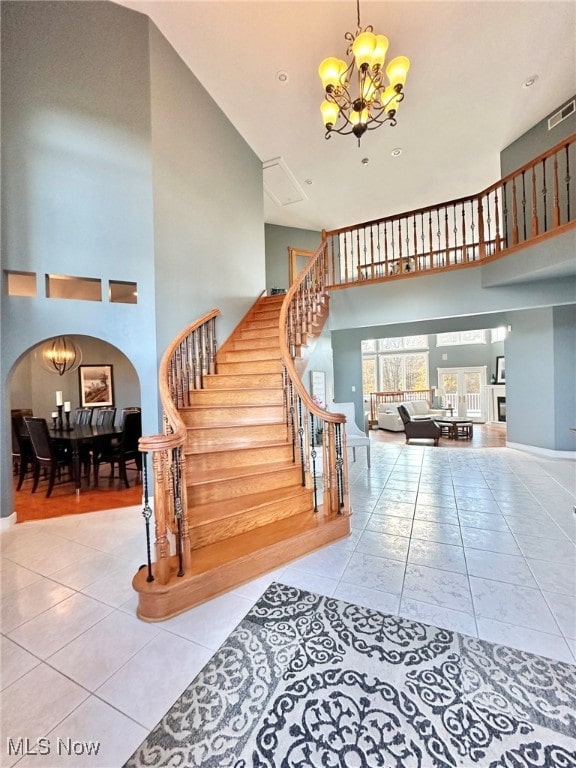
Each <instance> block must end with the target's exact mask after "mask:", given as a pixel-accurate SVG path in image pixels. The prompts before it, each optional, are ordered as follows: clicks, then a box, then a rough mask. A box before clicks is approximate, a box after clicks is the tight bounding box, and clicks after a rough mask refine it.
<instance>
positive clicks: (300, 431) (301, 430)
mask: <svg viewBox="0 0 576 768" xmlns="http://www.w3.org/2000/svg"><path fill="white" fill-rule="evenodd" d="M297 408H298V439H299V442H300V468H301V471H302V486H305V485H306V467H305V454H304V421H303V419H302V400H301V399H300V396H299V395H298V402H297Z"/></svg>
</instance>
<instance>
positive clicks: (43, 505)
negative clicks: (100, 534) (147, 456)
mask: <svg viewBox="0 0 576 768" xmlns="http://www.w3.org/2000/svg"><path fill="white" fill-rule="evenodd" d="M90 480H91V483H90V485H89V486H88V485H87V483H86V481H85V480H83V481H82V489H81V492H80V494H79V495H77V494H76V492H75V490H74V484H73V483H62V484H58V481H57V482H56V484H55V485H54V490H53V491H52V493H51V495H50V498H48V499H47V498H46V482H45V481H43V480H42V478H41V479H40V483H39V485H38V489H37V490H36V493H31V490H32V479H31V478H27V479H26V480H25V481H24V483H23V485H22V488H21V489H20V490H19V491H16V485H17V482H18V478H17V477H15V478H14V511H15V512H16V521H17V522H18V523H23V522H26V521H27V520H45V519H48V518H51V517H62V516H63V515H78V514H81V513H82V512H97V511H98V510H103V509H117V508H119V507H132V506H136V505H140V504H141V503H142V493H143V488H142V478H141V476H137V473H136V472H135V471H133V470H131V469H130V468H128V480H129V482H130V488H126V486H125V485H124V483H123V482H122V480H121V479H120V478H119V477H118V468H117V467H116V472H115V477H114V478H113V479H111V478H110V467H109V466H105V465H103V466H102V469H101V471H100V477H99V481H98V487H97V488H95V487H94V480H93V477H91V478H90Z"/></svg>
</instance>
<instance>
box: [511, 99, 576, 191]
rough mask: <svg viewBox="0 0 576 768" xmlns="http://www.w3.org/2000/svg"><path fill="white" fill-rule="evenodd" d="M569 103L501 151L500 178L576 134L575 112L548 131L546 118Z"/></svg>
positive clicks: (563, 104)
mask: <svg viewBox="0 0 576 768" xmlns="http://www.w3.org/2000/svg"><path fill="white" fill-rule="evenodd" d="M537 87H538V86H536V88H537ZM572 98H574V97H572ZM569 101H572V99H568V100H567V101H565V102H563V103H562V104H559V105H558V107H557V108H556V109H554V110H553V111H552V112H551V113H550V114H549V115H546V117H545V118H543V119H542V120H541V121H540V122H539V123H536V125H535V126H533V127H532V128H531V129H530V130H529V131H526V133H524V134H523V135H522V136H520V137H519V138H518V139H516V141H513V142H512V144H509V145H508V146H507V147H506V148H505V149H503V150H502V152H501V153H500V170H501V172H502V176H507V175H508V174H509V173H512V172H513V171H515V170H516V169H517V168H520V167H521V166H523V165H525V164H526V163H528V162H530V160H533V159H534V158H535V157H538V155H540V154H541V153H542V152H546V150H548V149H551V148H552V147H554V146H555V145H556V144H559V143H560V142H561V141H563V140H564V139H566V138H568V137H569V136H571V135H572V134H573V133H576V112H573V113H572V114H571V115H570V117H567V118H566V119H565V120H563V121H562V122H561V123H558V125H557V126H555V127H554V128H552V130H551V131H549V130H548V118H549V117H550V116H551V115H553V114H556V112H558V110H560V109H562V107H563V106H565V105H566V104H567V103H568V102H569Z"/></svg>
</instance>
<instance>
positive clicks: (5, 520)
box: [0, 512, 16, 533]
mask: <svg viewBox="0 0 576 768" xmlns="http://www.w3.org/2000/svg"><path fill="white" fill-rule="evenodd" d="M13 525H16V512H12V514H11V515H8V517H0V533H2V531H7V530H8V529H9V528H12V526H13Z"/></svg>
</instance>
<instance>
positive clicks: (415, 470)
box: [0, 443, 576, 768]
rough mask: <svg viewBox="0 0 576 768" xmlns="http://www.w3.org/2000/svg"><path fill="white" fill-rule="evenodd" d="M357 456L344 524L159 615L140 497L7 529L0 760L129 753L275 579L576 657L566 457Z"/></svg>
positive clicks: (68, 762)
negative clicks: (169, 614) (152, 620)
mask: <svg viewBox="0 0 576 768" xmlns="http://www.w3.org/2000/svg"><path fill="white" fill-rule="evenodd" d="M362 453H365V452H361V451H359V452H358V461H356V462H354V463H351V464H350V488H351V496H352V502H353V508H354V516H353V519H352V524H353V531H352V534H351V536H350V537H349V538H348V539H346V540H345V541H342V542H339V543H337V544H334V545H332V546H330V547H327V548H325V549H323V550H321V551H319V552H316V553H314V554H312V555H308V556H307V557H304V558H301V559H300V560H298V561H297V562H295V563H293V564H291V565H290V566H288V567H285V568H280V569H278V570H277V571H275V572H274V573H271V574H268V575H266V576H264V577H262V578H260V579H257V580H256V581H252V582H249V583H247V584H245V585H243V586H242V587H239V588H238V589H235V590H234V591H232V592H230V593H228V594H225V595H222V596H221V597H218V598H216V599H214V600H212V601H210V602H208V603H206V604H204V605H201V606H199V607H197V608H195V609H193V610H191V611H188V612H187V613H185V614H182V615H181V616H178V617H176V618H173V619H171V620H169V621H166V622H163V623H160V624H147V623H144V622H141V621H140V620H138V619H137V618H136V617H135V607H136V598H135V594H134V593H133V591H132V588H131V584H130V581H131V577H132V575H133V573H134V571H135V569H136V568H137V567H138V566H139V565H140V564H141V563H142V562H143V553H144V551H145V546H144V534H143V520H142V517H141V514H140V509H139V508H127V509H121V510H109V511H105V512H95V513H89V514H83V515H77V516H69V517H64V518H56V519H53V520H48V521H39V522H31V523H24V524H21V525H18V526H15V527H14V528H12V529H10V530H8V531H6V532H4V533H3V534H2V535H1V536H0V545H1V549H2V560H1V573H0V575H1V579H2V583H1V616H2V627H1V629H2V635H1V642H2V645H1V662H2V665H1V669H2V676H1V696H2V734H1V749H2V751H1V757H0V765H2V766H4V767H5V768H8V767H9V766H13V765H18V766H19V768H24V767H25V766H35V767H41V766H42V767H43V768H46V767H47V766H48V767H49V768H58V767H59V766H70V767H71V768H81V767H82V766H92V767H93V768H97V767H98V766H100V767H101V766H104V768H115V767H116V766H120V765H122V763H123V762H124V761H125V760H126V759H127V758H128V757H129V755H130V754H131V753H132V751H133V750H134V749H135V747H136V746H137V745H138V744H139V743H140V742H141V740H142V739H143V738H144V737H145V735H146V734H147V732H148V731H149V730H150V729H151V728H152V727H153V726H154V724H155V723H156V722H157V721H158V720H159V719H160V717H161V716H162V715H163V714H164V712H165V711H166V710H167V709H168V708H169V707H170V705H171V704H172V702H173V701H174V700H175V699H176V698H177V696H178V695H179V694H180V693H181V691H182V690H183V689H184V688H185V687H186V686H187V685H188V683H189V682H190V681H191V680H192V679H193V677H194V676H195V674H196V673H197V672H198V671H199V670H200V669H201V668H202V666H203V665H204V664H205V663H206V661H207V660H208V659H209V658H210V656H211V655H212V653H213V652H214V651H215V650H216V649H217V648H218V646H219V645H220V644H221V643H222V641H223V640H224V639H225V638H226V636H227V635H228V634H229V632H230V631H231V630H232V629H233V628H234V627H235V626H236V625H237V623H238V622H239V621H240V620H241V618H242V617H243V616H244V615H245V614H246V613H247V611H248V610H249V609H250V607H251V606H252V604H253V603H254V601H255V600H256V599H257V598H258V597H259V596H260V594H261V593H262V592H263V591H264V590H265V589H266V587H267V585H268V584H269V583H270V582H271V581H272V580H274V579H276V580H280V581H284V582H286V583H290V584H293V585H295V586H298V587H302V588H304V589H310V590H313V591H316V592H318V593H321V594H324V595H329V596H334V597H337V598H340V599H342V600H347V601H350V602H355V603H359V604H362V605H366V606H369V607H373V608H375V609H378V610H381V611H384V612H388V613H392V614H400V615H402V616H407V617H411V618H414V619H417V620H421V621H424V622H428V623H431V624H435V625H438V626H443V627H447V628H450V629H454V630H457V631H460V632H465V633H468V634H471V635H474V636H478V637H482V638H485V639H488V640H491V641H493V642H497V643H504V644H508V645H513V646H515V647H519V648H523V649H526V650H529V651H532V652H535V653H540V654H542V655H545V656H549V657H552V658H555V659H559V660H562V661H569V662H571V663H574V662H575V661H576V609H575V604H576V545H575V542H576V515H575V514H574V512H573V506H574V503H575V480H576V472H575V463H574V462H573V461H569V460H559V459H556V460H554V459H542V458H537V457H535V456H533V455H530V454H526V453H521V452H519V451H515V450H512V449H508V448H479V449H474V448H470V447H467V448H466V449H457V448H452V449H451V450H450V451H442V450H439V449H437V448H436V449H435V448H431V447H421V446H417V445H409V446H405V445H402V444H395V445H387V444H385V443H375V444H374V445H373V447H372V468H371V469H370V470H368V469H367V467H366V464H365V460H363V458H362V456H361V454H362ZM96 745H99V746H98V749H97V752H96ZM26 752H28V753H29V754H25V753H26ZM34 752H35V753H36V754H32V753H34Z"/></svg>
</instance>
